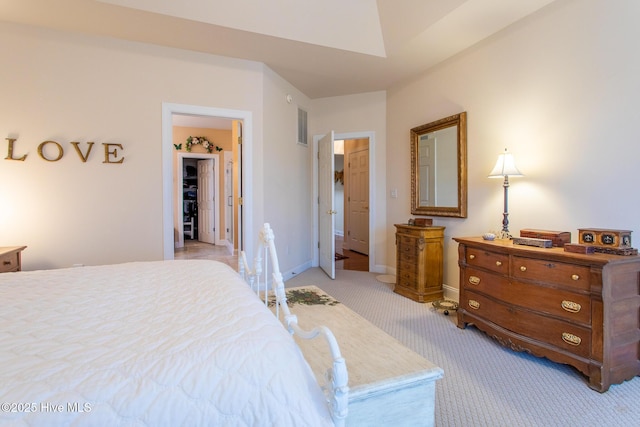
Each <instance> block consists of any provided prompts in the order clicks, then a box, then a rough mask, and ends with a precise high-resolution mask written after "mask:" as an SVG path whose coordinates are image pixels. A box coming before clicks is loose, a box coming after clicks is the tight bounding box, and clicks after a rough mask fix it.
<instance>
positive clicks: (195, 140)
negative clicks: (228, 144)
mask: <svg viewBox="0 0 640 427" xmlns="http://www.w3.org/2000/svg"><path fill="white" fill-rule="evenodd" d="M193 145H202V146H203V147H204V148H205V149H206V150H207V153H211V152H213V149H214V148H215V150H216V151H222V147H218V146H217V145H215V144H214V143H213V142H211V141H209V140H208V139H207V138H205V137H204V136H190V137H189V138H187V146H186V149H187V151H191V146H193Z"/></svg>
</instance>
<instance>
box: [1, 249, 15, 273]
mask: <svg viewBox="0 0 640 427" xmlns="http://www.w3.org/2000/svg"><path fill="white" fill-rule="evenodd" d="M18 256H19V253H18V252H13V253H9V254H5V255H0V273H7V272H10V271H18V270H19V269H20V261H19V259H18Z"/></svg>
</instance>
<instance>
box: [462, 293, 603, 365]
mask: <svg viewBox="0 0 640 427" xmlns="http://www.w3.org/2000/svg"><path fill="white" fill-rule="evenodd" d="M460 307H461V308H464V310H466V311H467V312H469V314H472V315H475V316H480V317H482V318H484V319H486V320H488V321H489V322H492V323H494V324H496V325H500V326H502V327H503V328H505V329H508V330H510V331H512V332H514V333H516V334H519V335H522V336H523V337H527V338H531V339H534V340H537V341H539V342H542V343H548V344H550V345H553V346H555V347H557V348H561V349H564V350H567V351H568V352H570V353H573V354H575V355H578V356H581V357H589V356H590V355H591V354H590V353H591V350H590V349H591V329H590V328H588V327H582V326H578V325H575V324H573V323H570V322H565V321H563V320H558V319H553V318H550V317H547V316H544V315H541V314H538V313H535V312H531V311H527V310H524V309H522V308H518V307H513V306H508V305H505V304H502V303H500V302H497V301H494V300H492V299H489V298H487V297H485V296H483V295H480V294H476V293H474V292H469V291H467V292H465V296H464V300H463V301H461V302H460Z"/></svg>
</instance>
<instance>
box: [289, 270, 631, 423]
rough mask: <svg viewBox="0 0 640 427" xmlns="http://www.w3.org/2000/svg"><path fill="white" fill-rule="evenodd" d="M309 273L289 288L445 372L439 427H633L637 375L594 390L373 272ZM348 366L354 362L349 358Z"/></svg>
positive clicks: (573, 374)
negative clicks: (335, 306)
mask: <svg viewBox="0 0 640 427" xmlns="http://www.w3.org/2000/svg"><path fill="white" fill-rule="evenodd" d="M336 276H337V277H336V280H331V279H329V278H328V277H327V276H326V275H325V274H324V272H322V271H321V270H320V269H318V268H311V269H309V270H307V271H305V272H303V273H301V274H300V275H298V276H296V277H293V278H291V279H290V280H288V281H287V282H286V286H287V287H299V286H309V285H313V286H317V287H319V288H321V289H322V290H324V291H325V292H326V293H328V294H329V295H331V296H333V297H334V298H335V299H337V300H338V301H340V302H341V303H343V304H344V305H345V306H347V307H348V308H350V309H351V310H353V311H354V312H356V313H358V314H359V315H360V316H362V317H364V318H365V319H367V320H368V321H370V322H371V323H373V324H374V325H376V326H377V327H379V328H381V329H382V330H384V331H385V332H387V333H388V334H389V335H391V336H393V337H394V338H396V339H397V340H399V341H400V342H402V343H403V344H404V345H405V346H407V347H409V348H410V349H412V350H413V351H415V352H416V353H418V354H420V355H422V356H423V357H425V358H426V359H428V360H430V361H431V362H433V363H434V364H436V365H437V366H439V367H441V368H442V369H443V370H444V377H443V378H442V379H441V380H438V382H437V383H436V416H435V419H436V425H437V426H492V427H493V426H496V427H499V426H535V427H537V426H545V427H546V426H580V427H583V426H593V427H596V426H636V425H640V378H638V377H636V378H635V379H633V380H631V381H627V382H625V383H623V384H619V385H614V386H611V388H610V389H609V391H608V392H606V393H602V394H601V393H598V392H596V391H593V390H591V389H590V388H589V387H588V386H587V384H586V381H585V379H584V377H583V376H582V375H581V374H580V373H578V372H577V371H576V370H574V369H573V368H571V367H569V366H566V365H560V364H557V363H553V362H550V361H548V360H546V359H540V358H536V357H534V356H531V355H529V354H526V353H518V352H514V351H512V350H509V349H507V348H504V347H502V346H500V345H499V344H498V343H497V342H496V341H494V340H492V339H491V338H489V337H487V335H485V334H484V333H482V332H480V331H478V330H477V329H476V328H474V327H471V326H470V327H467V328H466V329H459V328H458V327H457V326H456V324H455V313H453V314H452V315H450V316H444V315H443V313H442V312H441V311H436V310H435V309H434V308H433V307H432V306H431V304H420V303H416V302H414V301H411V300H409V299H407V298H404V297H402V296H400V295H397V294H395V293H394V292H393V284H388V283H383V282H380V281H378V280H376V274H374V273H368V272H357V271H348V270H339V271H337V272H336ZM347 363H349V361H348V360H347Z"/></svg>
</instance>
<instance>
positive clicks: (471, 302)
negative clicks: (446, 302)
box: [469, 299, 480, 310]
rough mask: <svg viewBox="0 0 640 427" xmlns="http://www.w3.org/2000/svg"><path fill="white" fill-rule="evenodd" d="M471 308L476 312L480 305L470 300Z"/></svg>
mask: <svg viewBox="0 0 640 427" xmlns="http://www.w3.org/2000/svg"><path fill="white" fill-rule="evenodd" d="M469 307H471V308H473V309H474V310H477V309H479V308H480V303H479V302H478V301H476V300H474V299H470V300H469Z"/></svg>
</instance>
